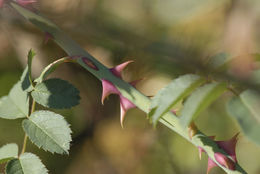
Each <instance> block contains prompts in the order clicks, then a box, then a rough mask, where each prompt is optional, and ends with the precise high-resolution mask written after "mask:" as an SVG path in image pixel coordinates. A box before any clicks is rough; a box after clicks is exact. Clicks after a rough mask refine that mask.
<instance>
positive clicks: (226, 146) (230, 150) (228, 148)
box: [216, 133, 239, 162]
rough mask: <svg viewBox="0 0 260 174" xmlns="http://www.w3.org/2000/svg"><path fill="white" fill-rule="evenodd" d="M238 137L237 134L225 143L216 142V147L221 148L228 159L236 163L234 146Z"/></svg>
mask: <svg viewBox="0 0 260 174" xmlns="http://www.w3.org/2000/svg"><path fill="white" fill-rule="evenodd" d="M238 135H239V133H237V134H236V135H234V136H233V137H232V138H231V139H230V140H227V141H216V143H217V144H218V146H219V147H220V148H222V149H223V150H224V151H225V152H226V153H227V154H228V155H230V157H231V158H232V159H233V160H234V162H237V159H236V144H237V140H238V138H237V137H238Z"/></svg>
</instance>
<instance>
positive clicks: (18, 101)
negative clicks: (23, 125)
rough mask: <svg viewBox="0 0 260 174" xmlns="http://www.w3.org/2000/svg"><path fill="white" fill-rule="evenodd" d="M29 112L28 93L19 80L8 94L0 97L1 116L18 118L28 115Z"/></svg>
mask: <svg viewBox="0 0 260 174" xmlns="http://www.w3.org/2000/svg"><path fill="white" fill-rule="evenodd" d="M28 113H29V98H28V93H27V92H26V91H23V90H22V85H21V82H18V83H16V84H15V85H14V86H13V88H12V89H11V91H10V93H9V95H8V96H4V97H2V98H0V117H1V118H5V119H17V118H24V117H26V116H27V115H28Z"/></svg>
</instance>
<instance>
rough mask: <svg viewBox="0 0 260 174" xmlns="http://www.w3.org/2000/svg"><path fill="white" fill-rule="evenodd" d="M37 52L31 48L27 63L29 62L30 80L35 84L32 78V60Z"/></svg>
mask: <svg viewBox="0 0 260 174" xmlns="http://www.w3.org/2000/svg"><path fill="white" fill-rule="evenodd" d="M35 55H36V53H35V52H34V51H33V50H32V49H31V50H30V51H29V53H28V58H27V64H28V76H29V81H30V84H31V85H33V80H32V60H33V58H34V56H35Z"/></svg>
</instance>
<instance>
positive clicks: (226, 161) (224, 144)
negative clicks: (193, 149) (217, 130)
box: [198, 133, 239, 174]
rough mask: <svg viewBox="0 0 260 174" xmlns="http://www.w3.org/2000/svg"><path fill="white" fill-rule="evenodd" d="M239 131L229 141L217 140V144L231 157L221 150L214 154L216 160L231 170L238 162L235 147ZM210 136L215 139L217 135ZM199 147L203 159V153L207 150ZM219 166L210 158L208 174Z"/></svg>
mask: <svg viewBox="0 0 260 174" xmlns="http://www.w3.org/2000/svg"><path fill="white" fill-rule="evenodd" d="M238 135H239V133H237V134H236V135H234V136H233V137H232V138H231V139H230V140H227V141H215V142H216V144H217V145H218V146H219V147H220V148H221V149H223V150H224V151H225V152H226V153H227V154H228V155H229V156H230V157H231V158H232V160H231V159H230V158H228V157H227V156H226V155H224V154H222V153H220V152H216V153H215V154H214V157H215V159H216V161H217V162H218V163H219V164H221V165H222V166H224V167H226V168H228V169H230V170H235V168H236V166H235V163H236V162H237V159H236V152H235V148H236V144H237V137H238ZM209 138H211V139H212V140H214V139H215V136H210V137H209ZM198 149H199V156H200V159H201V153H202V152H205V151H204V150H203V149H202V148H201V147H198ZM215 166H217V164H216V163H215V162H214V161H213V160H212V159H211V158H208V169H207V174H208V173H209V172H210V170H211V169H212V168H213V167H215Z"/></svg>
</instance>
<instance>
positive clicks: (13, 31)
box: [0, 0, 260, 174]
mask: <svg viewBox="0 0 260 174" xmlns="http://www.w3.org/2000/svg"><path fill="white" fill-rule="evenodd" d="M34 6H35V8H37V9H38V10H39V11H40V12H41V13H42V14H44V15H45V16H46V17H48V18H49V19H51V20H52V21H54V22H55V23H56V24H57V25H58V26H59V27H60V28H61V29H62V30H64V31H65V32H66V33H67V34H68V35H69V36H71V38H73V39H74V40H76V41H77V42H78V43H79V44H80V45H81V46H82V47H83V48H85V49H86V50H87V51H89V52H90V53H91V54H92V55H93V56H94V57H96V58H97V59H98V60H99V61H101V62H102V63H103V64H105V65H106V66H108V67H113V66H115V65H117V64H119V63H122V62H124V61H127V60H134V63H132V64H130V65H129V66H128V67H127V69H126V70H125V71H124V79H125V80H126V81H131V80H136V79H139V78H144V80H143V81H142V82H140V83H139V84H138V85H137V89H139V90H140V91H142V92H143V93H144V94H145V95H147V96H153V95H155V94H156V92H157V91H158V90H159V89H161V88H162V87H164V86H166V85H167V84H168V83H169V82H170V81H171V80H172V79H174V78H176V77H178V76H179V75H181V74H186V73H204V70H203V67H205V66H203V65H204V64H205V62H207V61H208V59H209V57H211V56H213V55H215V54H217V53H220V52H227V53H228V54H230V55H232V56H237V55H243V54H248V53H257V52H260V50H259V44H260V35H259V32H258V30H259V27H260V8H259V7H260V1H258V0H247V1H243V0H218V1H216V0H196V1H194V0H185V1H183V0H164V1H161V0H73V1H71V0H38V2H37V3H36V4H35V5H34ZM43 40H44V34H43V33H41V32H40V31H39V30H38V29H37V28H36V27H34V26H33V25H31V24H30V23H28V22H27V21H26V20H24V19H23V18H22V17H21V16H19V14H17V13H16V12H15V11H14V10H12V9H10V8H9V7H7V6H4V8H3V9H1V10H0V61H1V63H0V96H4V95H7V94H8V92H9V90H10V88H11V87H12V85H13V84H14V83H16V81H18V80H19V78H20V75H21V73H22V71H23V68H24V67H25V65H26V61H27V58H26V56H27V53H28V51H29V49H31V48H32V49H34V50H35V51H36V53H37V55H36V58H35V59H34V62H33V75H34V77H37V76H38V75H39V73H40V72H41V70H42V69H43V68H44V67H45V66H46V65H48V64H49V63H51V62H52V61H54V60H56V59H58V58H61V57H63V56H66V54H65V53H64V51H63V50H62V49H61V48H59V47H58V46H57V45H56V44H55V43H54V42H53V41H49V42H48V43H47V44H44V41H43ZM252 62H253V58H252V57H250V56H243V57H241V56H240V57H238V58H237V59H236V61H235V63H233V64H232V65H231V67H230V70H231V73H233V74H236V75H237V76H239V77H241V78H248V77H249V76H250V75H251V74H250V72H251V71H250V68H251V65H252ZM52 76H53V77H59V78H62V79H66V80H69V81H70V82H71V83H73V84H74V85H75V86H76V87H77V88H78V89H79V90H80V91H81V94H80V96H81V104H80V105H79V106H77V107H74V108H73V109H71V110H55V112H58V113H60V114H62V115H64V116H65V117H66V119H67V120H68V122H69V123H70V124H71V128H72V130H73V142H72V144H71V150H70V155H69V156H62V155H52V154H50V153H47V152H44V151H43V150H39V149H38V148H37V147H36V146H34V145H32V144H29V146H28V148H27V149H28V151H31V152H34V153H36V154H37V155H38V156H40V157H41V159H42V160H43V162H44V164H45V165H46V167H47V168H48V170H49V171H50V173H51V174H146V173H149V174H158V173H161V174H201V173H206V169H207V156H206V155H205V154H204V155H203V156H202V160H199V157H198V150H197V148H196V147H194V146H193V145H191V144H190V143H188V142H187V141H185V140H184V139H183V138H181V137H180V136H179V135H177V134H175V133H174V132H172V131H170V130H168V129H167V128H165V127H163V126H160V125H159V126H158V128H156V130H155V129H153V127H152V126H151V125H150V124H149V123H148V121H147V120H146V115H145V113H143V112H142V111H140V110H138V109H132V110H130V111H129V112H128V113H127V115H126V119H125V128H124V129H122V128H121V126H120V122H119V100H118V97H117V96H110V97H109V99H107V100H106V101H105V104H104V105H102V104H101V101H100V98H101V90H102V89H101V83H100V82H99V81H98V80H97V79H95V78H94V77H93V76H92V75H91V74H90V73H88V72H87V71H85V70H84V69H82V68H81V67H79V66H77V65H74V64H68V65H62V66H60V67H59V68H58V70H57V71H56V72H55V73H54V74H52ZM230 97H231V94H230V93H228V92H227V93H226V94H225V95H223V96H222V97H221V98H220V99H219V100H217V101H216V102H215V103H214V104H213V105H212V106H210V108H208V109H207V110H206V111H204V112H203V113H202V114H201V116H200V117H199V118H198V119H197V120H196V124H197V125H198V127H199V128H200V129H201V130H202V131H203V132H205V133H206V134H207V135H216V139H217V140H226V139H229V138H231V137H232V136H233V135H234V134H235V133H237V132H239V128H238V125H237V123H236V122H235V120H233V119H231V118H230V117H229V116H228V115H227V113H226V111H225V101H227V100H228V99H229V98H230ZM38 109H42V108H41V107H39V106H38ZM21 121H22V120H17V121H8V120H4V119H1V120H0V145H1V146H2V145H4V144H6V143H12V142H15V143H18V144H19V145H20V147H21V146H22V141H23V135H24V133H23V131H22V129H21ZM236 152H237V158H238V161H239V163H240V164H241V166H242V167H243V168H244V169H245V170H246V171H247V172H248V173H249V174H259V173H260V148H259V147H257V146H256V145H255V144H253V143H251V142H250V141H249V140H248V139H246V138H245V137H244V136H243V134H240V138H239V141H238V145H237V149H236ZM3 168H4V166H1V167H0V172H1V171H2V170H3ZM211 173H212V174H222V173H224V172H223V171H222V170H221V169H218V168H214V169H212V171H211Z"/></svg>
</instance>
